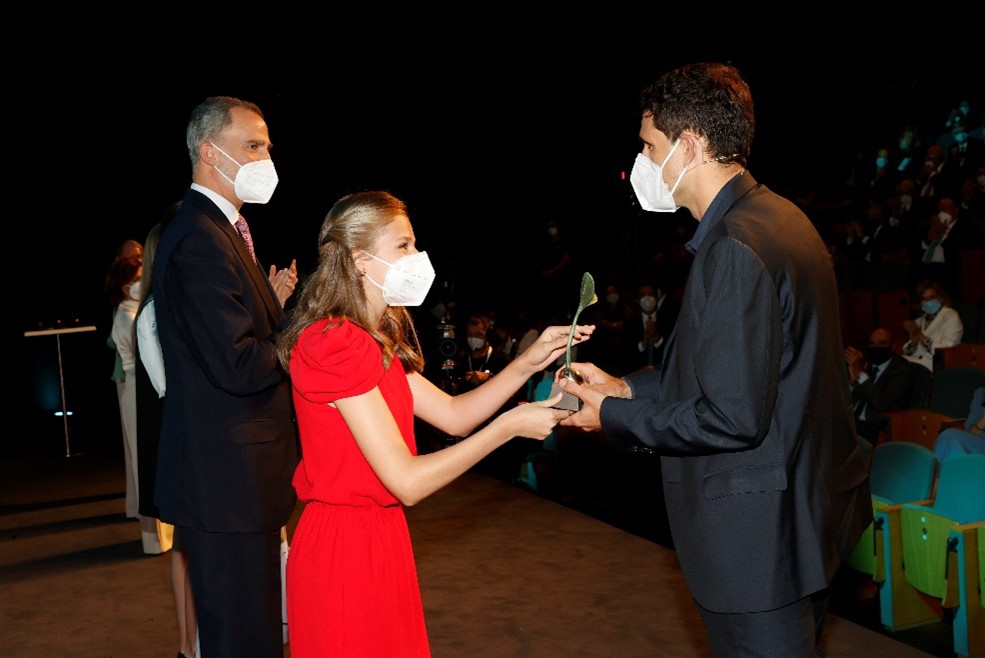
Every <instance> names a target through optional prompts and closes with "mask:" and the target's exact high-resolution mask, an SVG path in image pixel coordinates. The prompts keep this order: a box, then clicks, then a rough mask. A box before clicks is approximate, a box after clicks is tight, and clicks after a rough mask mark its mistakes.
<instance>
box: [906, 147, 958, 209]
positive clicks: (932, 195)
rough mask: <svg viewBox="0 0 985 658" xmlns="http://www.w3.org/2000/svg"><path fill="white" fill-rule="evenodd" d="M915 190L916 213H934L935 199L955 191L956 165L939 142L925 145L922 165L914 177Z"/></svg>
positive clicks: (952, 193)
mask: <svg viewBox="0 0 985 658" xmlns="http://www.w3.org/2000/svg"><path fill="white" fill-rule="evenodd" d="M915 182H916V190H917V215H918V216H927V215H931V214H933V213H934V211H935V209H936V207H937V201H938V200H939V199H941V198H942V197H945V196H953V195H954V194H955V193H956V191H957V167H956V165H955V164H954V163H953V162H951V161H949V160H948V158H947V150H946V149H945V148H944V147H943V146H941V145H940V144H931V145H930V146H928V147H927V154H926V156H925V159H924V164H923V167H921V169H920V171H919V172H918V173H917V175H916V177H915Z"/></svg>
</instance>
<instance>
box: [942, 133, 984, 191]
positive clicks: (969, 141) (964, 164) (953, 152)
mask: <svg viewBox="0 0 985 658" xmlns="http://www.w3.org/2000/svg"><path fill="white" fill-rule="evenodd" d="M951 136H952V138H953V139H954V143H953V144H951V147H950V148H949V149H948V152H947V155H948V158H949V159H950V160H951V161H952V162H953V163H954V166H955V168H956V170H957V172H956V176H957V177H958V178H959V179H963V178H964V177H965V176H969V175H971V174H973V173H974V172H975V171H976V170H977V169H978V167H979V166H980V165H983V164H985V141H983V140H981V139H979V138H977V137H974V136H973V135H971V134H970V133H969V130H968V126H967V124H966V123H965V120H964V119H957V120H956V121H955V122H954V124H953V125H952V126H951Z"/></svg>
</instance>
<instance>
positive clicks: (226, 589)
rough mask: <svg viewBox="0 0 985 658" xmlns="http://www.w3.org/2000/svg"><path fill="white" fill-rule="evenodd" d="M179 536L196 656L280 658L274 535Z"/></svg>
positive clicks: (184, 531) (184, 530) (192, 532)
mask: <svg viewBox="0 0 985 658" xmlns="http://www.w3.org/2000/svg"><path fill="white" fill-rule="evenodd" d="M179 531H180V534H181V538H182V541H184V544H185V551H186V553H187V555H188V575H189V578H190V579H191V585H192V596H193V597H194V599H195V614H196V616H197V617H198V638H199V642H200V644H201V650H202V655H203V656H208V657H210V658H243V657H244V656H250V657H251V658H254V657H255V658H266V657H270V658H282V657H283V655H284V636H283V626H282V619H281V617H282V615H281V582H280V531H279V530H274V531H272V532H255V533H222V532H204V531H202V530H196V529H194V528H189V527H185V526H181V527H180V528H179Z"/></svg>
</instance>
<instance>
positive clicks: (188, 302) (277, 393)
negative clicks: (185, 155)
mask: <svg viewBox="0 0 985 658" xmlns="http://www.w3.org/2000/svg"><path fill="white" fill-rule="evenodd" d="M152 276H153V279H152V285H153V287H154V298H155V304H156V307H157V328H158V334H159V335H160V339H161V348H162V351H163V354H164V366H165V370H166V371H167V378H168V390H167V396H165V400H164V417H163V421H162V425H161V437H160V448H159V454H158V470H157V483H156V490H155V503H156V504H157V506H158V508H159V509H160V513H161V519H162V520H163V521H167V522H169V523H173V524H176V525H185V526H191V527H194V528H198V529H201V530H205V531H209V532H263V531H275V530H277V529H279V528H280V527H281V526H283V525H285V524H286V523H287V521H288V520H289V519H290V516H291V514H292V512H293V510H294V504H295V501H296V498H295V494H294V490H293V488H292V486H291V477H292V475H293V472H294V468H295V466H296V465H297V463H298V443H297V435H296V431H295V424H294V418H293V406H292V399H291V388H290V384H289V380H288V377H287V375H286V374H285V373H284V371H283V370H282V369H281V367H280V365H279V363H278V361H277V355H276V353H275V346H274V342H275V340H276V338H277V335H278V333H279V332H280V331H281V329H282V327H283V325H284V322H285V317H284V311H283V309H282V308H281V305H280V303H279V302H278V301H277V298H276V296H275V294H274V291H273V288H272V287H271V285H270V283H269V281H268V280H267V276H266V274H265V273H264V272H263V271H262V270H261V269H260V267H259V266H258V265H257V264H256V263H254V262H253V260H252V258H251V257H250V254H249V252H248V251H247V249H246V245H245V243H244V242H243V240H242V239H241V238H240V237H239V234H238V233H236V230H235V229H234V228H233V226H232V224H230V222H229V220H228V219H226V217H225V215H223V214H222V212H221V211H220V210H219V208H218V207H217V206H216V205H215V204H214V203H213V202H212V201H211V200H210V199H209V198H208V197H206V196H205V195H203V194H201V193H199V192H197V191H195V190H191V189H190V190H189V191H188V193H187V194H186V195H185V198H184V200H183V201H182V204H181V209H180V210H179V211H178V213H177V214H176V215H175V216H174V218H173V219H172V220H171V223H170V224H169V226H168V230H167V231H164V232H163V233H162V235H161V240H160V242H159V244H158V248H157V253H156V258H155V262H154V271H153V273H152Z"/></svg>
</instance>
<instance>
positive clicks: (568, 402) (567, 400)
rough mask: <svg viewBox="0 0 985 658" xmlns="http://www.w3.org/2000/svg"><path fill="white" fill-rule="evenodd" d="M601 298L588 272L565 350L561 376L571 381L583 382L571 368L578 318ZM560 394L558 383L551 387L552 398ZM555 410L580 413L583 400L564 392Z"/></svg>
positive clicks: (582, 279)
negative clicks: (572, 346) (572, 347)
mask: <svg viewBox="0 0 985 658" xmlns="http://www.w3.org/2000/svg"><path fill="white" fill-rule="evenodd" d="M598 300H599V298H598V297H597V296H596V295H595V279H593V278H592V275H591V274H589V273H588V272H585V274H584V275H582V277H581V295H580V296H579V298H578V310H576V311H575V318H574V320H572V321H571V331H569V332H568V346H567V348H566V349H565V350H564V367H563V368H561V376H562V377H565V378H567V379H570V380H571V381H573V382H578V383H579V384H580V383H581V381H582V377H581V375H579V374H578V371H577V370H575V369H574V368H572V367H571V343H572V342H573V341H574V339H575V327H577V326H578V316H579V315H581V312H582V311H584V310H585V308H586V307H588V306H591V305H592V304H594V303H595V302H597V301H598ZM559 392H561V387H560V386H558V383H557V382H554V385H553V386H551V397H554V396H555V395H557V394H558V393H559ZM554 408H555V409H568V410H569V411H578V410H579V409H581V400H579V399H578V397H577V396H575V395H572V394H571V393H568V392H566V391H565V392H564V395H563V396H562V397H561V401H560V402H558V403H557V404H556V405H554Z"/></svg>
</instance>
